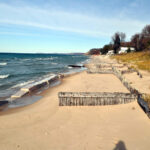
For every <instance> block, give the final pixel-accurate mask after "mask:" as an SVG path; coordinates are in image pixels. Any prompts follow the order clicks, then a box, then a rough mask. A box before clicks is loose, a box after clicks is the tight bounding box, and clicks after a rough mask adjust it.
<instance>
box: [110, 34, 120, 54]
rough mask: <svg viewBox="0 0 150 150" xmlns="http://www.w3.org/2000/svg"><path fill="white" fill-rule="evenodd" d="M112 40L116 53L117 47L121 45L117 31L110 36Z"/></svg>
mask: <svg viewBox="0 0 150 150" xmlns="http://www.w3.org/2000/svg"><path fill="white" fill-rule="evenodd" d="M112 41H113V48H114V53H115V54H117V52H118V49H119V48H120V45H121V40H120V35H119V32H116V33H115V34H114V35H113V36H112Z"/></svg>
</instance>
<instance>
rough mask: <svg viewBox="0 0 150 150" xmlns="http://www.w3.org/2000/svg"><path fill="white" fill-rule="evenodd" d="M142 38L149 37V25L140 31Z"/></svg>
mask: <svg viewBox="0 0 150 150" xmlns="http://www.w3.org/2000/svg"><path fill="white" fill-rule="evenodd" d="M142 34H143V35H144V37H150V25H146V26H145V27H144V29H143V30H142Z"/></svg>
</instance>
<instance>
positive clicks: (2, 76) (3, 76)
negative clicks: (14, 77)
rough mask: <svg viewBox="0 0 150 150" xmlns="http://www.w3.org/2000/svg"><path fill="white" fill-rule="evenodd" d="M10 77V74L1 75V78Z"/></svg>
mask: <svg viewBox="0 0 150 150" xmlns="http://www.w3.org/2000/svg"><path fill="white" fill-rule="evenodd" d="M8 77H9V74H7V75H0V79H5V78H8Z"/></svg>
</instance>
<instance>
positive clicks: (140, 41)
mask: <svg viewBox="0 0 150 150" xmlns="http://www.w3.org/2000/svg"><path fill="white" fill-rule="evenodd" d="M125 39H126V34H125V33H123V32H116V33H115V34H114V35H113V36H112V39H111V42H110V43H109V44H106V45H104V46H103V48H93V49H91V50H90V51H89V52H88V54H90V55H93V54H96V55H97V54H100V53H101V54H106V53H108V51H109V50H114V53H115V54H117V53H118V51H119V50H120V47H121V46H122V47H129V48H130V47H134V48H135V51H146V50H149V51H150V25H146V26H145V27H144V28H143V29H142V31H141V33H136V34H134V35H133V36H132V37H131V39H130V41H128V42H126V41H125Z"/></svg>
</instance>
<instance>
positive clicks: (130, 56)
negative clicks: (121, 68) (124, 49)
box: [112, 51, 150, 72]
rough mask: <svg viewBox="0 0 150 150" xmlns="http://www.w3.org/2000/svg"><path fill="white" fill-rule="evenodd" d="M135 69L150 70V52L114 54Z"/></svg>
mask: <svg viewBox="0 0 150 150" xmlns="http://www.w3.org/2000/svg"><path fill="white" fill-rule="evenodd" d="M112 58H115V59H117V60H118V61H121V62H123V63H126V64H128V65H130V66H131V67H133V68H135V69H141V70H147V71H149V72H150V52H149V51H145V52H134V53H127V54H120V55H115V56H112Z"/></svg>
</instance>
